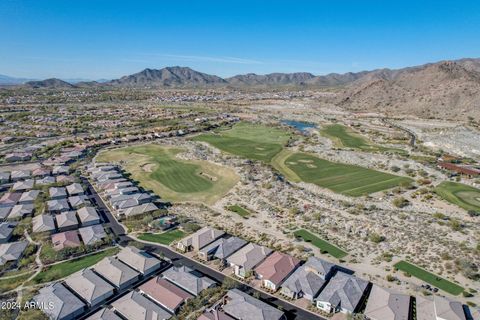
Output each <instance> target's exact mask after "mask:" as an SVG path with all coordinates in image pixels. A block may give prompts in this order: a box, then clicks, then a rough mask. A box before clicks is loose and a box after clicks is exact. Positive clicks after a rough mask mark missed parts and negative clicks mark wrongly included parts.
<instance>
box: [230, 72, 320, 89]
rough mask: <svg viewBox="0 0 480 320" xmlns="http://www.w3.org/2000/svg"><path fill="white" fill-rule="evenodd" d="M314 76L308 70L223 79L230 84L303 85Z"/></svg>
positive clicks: (252, 74)
mask: <svg viewBox="0 0 480 320" xmlns="http://www.w3.org/2000/svg"><path fill="white" fill-rule="evenodd" d="M313 78H315V76H314V75H313V74H311V73H308V72H296V73H270V74H265V75H258V74H255V73H247V74H241V75H236V76H234V77H231V78H227V79H225V80H226V81H227V82H228V84H230V85H232V86H278V85H305V84H308V83H309V81H311V80H312V79H313Z"/></svg>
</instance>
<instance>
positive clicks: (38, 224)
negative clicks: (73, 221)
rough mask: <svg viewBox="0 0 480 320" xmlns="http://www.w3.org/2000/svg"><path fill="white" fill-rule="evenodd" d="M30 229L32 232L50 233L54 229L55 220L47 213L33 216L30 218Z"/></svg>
mask: <svg viewBox="0 0 480 320" xmlns="http://www.w3.org/2000/svg"><path fill="white" fill-rule="evenodd" d="M32 225H33V227H32V231H33V232H34V233H40V232H48V233H52V232H54V231H55V221H54V220H53V217H52V216H51V215H48V214H40V215H38V216H35V217H33V219H32Z"/></svg>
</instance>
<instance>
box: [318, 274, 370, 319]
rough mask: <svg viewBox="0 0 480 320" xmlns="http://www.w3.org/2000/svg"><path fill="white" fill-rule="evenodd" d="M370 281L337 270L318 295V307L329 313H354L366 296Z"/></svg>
mask: <svg viewBox="0 0 480 320" xmlns="http://www.w3.org/2000/svg"><path fill="white" fill-rule="evenodd" d="M367 286H368V281H365V280H363V279H360V278H357V277H355V276H352V275H349V274H346V273H344V272H337V273H336V274H335V275H334V276H333V277H332V278H331V279H330V281H329V282H328V283H327V285H326V286H325V288H323V289H322V291H321V292H320V294H319V295H318V296H317V298H316V299H315V300H316V302H317V303H316V304H317V308H319V309H320V310H322V311H325V312H328V313H332V312H333V313H336V312H342V313H353V312H355V311H356V310H357V307H358V306H359V304H360V302H361V301H362V299H363V298H364V293H365V290H366V289H367Z"/></svg>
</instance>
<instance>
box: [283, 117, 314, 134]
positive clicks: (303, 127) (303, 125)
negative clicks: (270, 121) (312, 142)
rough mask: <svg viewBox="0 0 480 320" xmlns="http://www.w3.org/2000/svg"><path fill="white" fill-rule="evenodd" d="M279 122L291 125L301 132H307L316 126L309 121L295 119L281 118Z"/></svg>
mask: <svg viewBox="0 0 480 320" xmlns="http://www.w3.org/2000/svg"><path fill="white" fill-rule="evenodd" d="M281 123H283V124H286V125H287V126H290V127H293V128H295V129H297V130H299V131H301V132H304V133H305V132H308V131H309V130H310V129H313V128H316V127H317V125H316V124H314V123H311V122H304V121H295V120H282V121H281Z"/></svg>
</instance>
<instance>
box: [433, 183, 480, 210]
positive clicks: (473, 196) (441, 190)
mask: <svg viewBox="0 0 480 320" xmlns="http://www.w3.org/2000/svg"><path fill="white" fill-rule="evenodd" d="M435 193H436V194H438V195H439V196H440V197H442V198H443V199H445V200H447V201H448V202H450V203H453V204H456V205H457V206H459V207H461V208H463V209H465V210H475V211H480V189H477V188H474V187H470V186H468V185H466V184H462V183H456V182H451V181H444V182H442V183H440V184H439V185H438V186H437V187H436V188H435Z"/></svg>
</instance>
